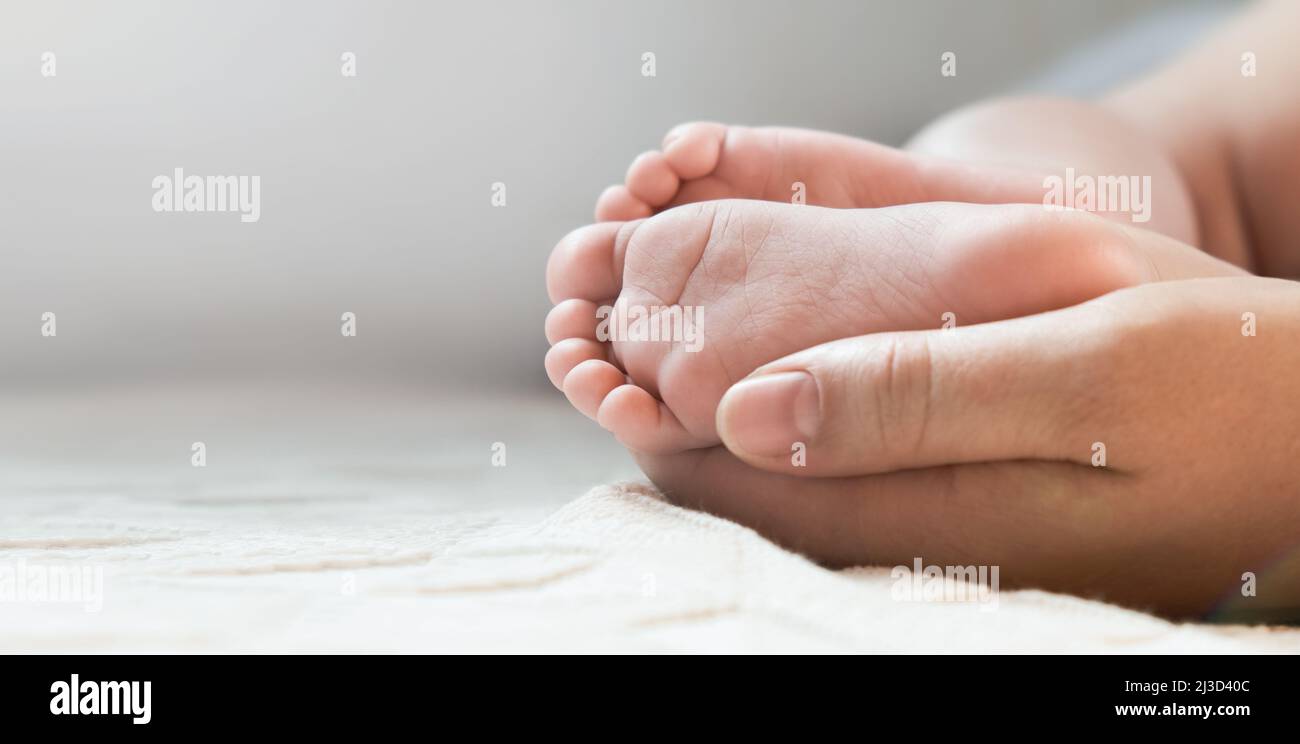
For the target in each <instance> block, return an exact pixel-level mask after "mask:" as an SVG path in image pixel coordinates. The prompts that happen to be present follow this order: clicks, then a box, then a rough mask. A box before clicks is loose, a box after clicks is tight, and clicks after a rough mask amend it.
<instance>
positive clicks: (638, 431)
mask: <svg viewBox="0 0 1300 744" xmlns="http://www.w3.org/2000/svg"><path fill="white" fill-rule="evenodd" d="M1152 272H1153V268H1152V263H1151V261H1150V260H1149V258H1147V257H1145V256H1142V255H1138V254H1136V253H1135V252H1134V251H1133V249H1132V248H1131V242H1130V241H1129V239H1128V236H1127V234H1126V233H1125V232H1124V229H1123V228H1121V227H1119V226H1117V225H1115V224H1113V223H1110V222H1106V221H1103V220H1101V219H1098V218H1096V217H1093V216H1091V215H1088V214H1086V213H1082V212H1068V211H1067V212H1049V211H1046V210H1044V209H1042V208H1041V207H1033V206H1021V205H1011V206H1008V205H1002V206H980V205H971V204H955V203H942V204H912V205H906V206H899V207H890V208H886V209H858V210H842V209H826V208H820V207H809V206H792V205H788V204H777V203H771V202H760V201H721V202H704V203H701V204H694V205H690V206H685V207H679V208H676V209H672V210H669V211H666V212H663V213H661V214H659V215H656V216H654V217H650V218H648V219H642V220H635V221H631V222H622V223H617V222H615V223H601V224H596V225H590V226H588V227H584V228H581V229H579V230H576V231H574V232H572V233H570V234H569V235H568V236H566V237H565V238H564V239H563V240H561V241H560V243H559V245H558V246H556V248H555V250H554V252H553V253H552V254H551V257H550V261H549V264H548V266H547V287H548V291H549V293H550V296H551V300H552V301H553V302H555V303H556V307H555V308H554V309H553V310H552V311H551V313H550V315H549V316H548V317H547V320H546V332H547V337H548V339H549V340H550V342H551V343H552V344H553V346H552V348H551V349H550V351H549V352H548V353H547V356H546V369H547V372H548V374H549V375H550V378H551V381H552V382H553V383H554V384H555V385H556V386H557V387H559V388H560V389H561V390H563V391H564V393H565V395H566V396H568V398H569V400H570V401H571V402H572V403H573V405H574V406H575V407H576V408H578V410H580V411H582V412H583V413H584V414H586V415H587V416H590V417H591V418H593V419H595V420H596V421H598V422H599V423H600V424H601V426H603V427H605V428H606V429H608V430H610V431H611V432H613V433H614V435H615V436H616V437H617V438H618V439H619V441H621V442H622V443H623V444H624V445H625V446H627V447H629V448H631V449H633V450H637V451H641V452H650V453H661V454H664V453H671V452H678V451H682V450H686V449H693V448H699V447H708V446H712V445H715V444H717V443H718V441H719V440H718V435H717V430H716V428H715V425H714V419H715V413H716V411H717V406H718V402H719V400H721V398H722V395H723V393H725V392H726V390H727V389H728V388H729V387H730V386H731V385H732V384H733V383H735V382H737V381H739V380H740V379H742V378H743V377H745V376H746V375H748V374H749V373H750V372H752V371H753V370H754V369H756V368H757V367H759V366H760V365H762V364H765V363H767V362H770V361H773V360H775V359H778V358H780V357H783V356H785V355H787V354H790V353H793V352H795V351H799V350H801V349H805V348H808V347H810V346H813V345H816V344H819V343H823V342H826V341H831V340H834V339H838V338H846V337H850V336H857V335H862V334H866V333H873V332H878V331H885V330H911V329H922V328H935V327H939V326H941V325H942V324H943V323H944V322H953V323H960V324H970V323H979V322H985V321H990V320H997V319H1003V318H1009V317H1016V316H1020V315H1026V314H1031V313H1035V312H1041V311H1045V310H1049V309H1054V308H1058V307H1064V306H1067V305H1072V304H1075V303H1078V302H1082V301H1083V300H1086V299H1089V298H1092V297H1095V296H1098V295H1100V294H1104V293H1106V292H1108V291H1111V290H1113V289H1116V288H1119V287H1124V286H1129V285H1132V284H1136V283H1140V282H1142V281H1144V280H1148V279H1150V278H1152V276H1151V274H1152ZM602 307H603V308H604V310H603V314H602ZM611 308H612V309H611ZM949 313H951V315H949ZM634 317H640V318H642V320H646V319H648V322H644V323H643V324H642V325H641V326H640V330H641V331H642V332H641V333H639V334H638V333H628V332H627V330H628V329H633V328H636V327H637V326H636V324H635V323H634V322H629V321H630V319H633V318H634ZM663 319H667V320H668V321H669V322H667V323H665V324H660V323H659V321H660V320H663ZM683 321H684V322H683ZM647 327H659V328H662V329H663V330H664V331H665V332H666V334H665V337H667V340H657V339H651V338H649V337H648V336H647V334H646V333H644V331H645V329H646V328H647ZM602 328H603V329H604V330H605V331H608V333H602V332H601V331H602Z"/></svg>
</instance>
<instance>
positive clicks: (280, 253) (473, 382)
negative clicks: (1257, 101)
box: [0, 0, 1173, 387]
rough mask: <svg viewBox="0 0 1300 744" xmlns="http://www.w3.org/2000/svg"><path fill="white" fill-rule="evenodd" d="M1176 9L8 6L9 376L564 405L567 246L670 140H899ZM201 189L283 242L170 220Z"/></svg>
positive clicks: (4, 30) (2, 52) (3, 25)
mask: <svg viewBox="0 0 1300 744" xmlns="http://www.w3.org/2000/svg"><path fill="white" fill-rule="evenodd" d="M1171 4H1173V3H1170V2H1161V1H1159V0H1114V1H1110V2H1098V3H1092V2H1089V3H1076V2H1029V1H1028V0H1023V1H1011V0H999V1H991V0H990V1H985V2H974V1H970V0H951V1H947V2H773V1H770V0H764V1H757V2H699V1H694V2H649V1H647V2H635V3H633V2H618V3H614V2H594V1H593V2H526V1H507V0H494V1H493V2H456V3H415V2H407V3H376V2H360V1H358V2H335V1H325V2H285V3H274V4H273V3H267V2H260V1H258V0H246V1H238V2H205V3H180V2H163V1H162V0H158V1H156V2H114V3H62V2H45V1H37V0H32V1H31V2H14V1H13V0H5V2H4V3H3V6H2V8H0V384H3V385H6V386H10V387H16V386H25V385H32V386H38V385H69V386H84V385H88V384H99V383H106V382H116V381H140V382H145V383H147V382H149V381H151V380H161V379H165V378H183V379H208V378H223V379H225V378H236V377H250V378H267V377H287V376H300V375H324V376H339V377H345V378H348V379H373V380H376V381H390V380H401V381H407V382H417V383H420V384H435V385H445V386H464V387H470V386H484V387H490V386H496V385H524V386H540V385H544V384H545V383H544V375H543V373H542V371H541V358H542V353H543V351H544V349H545V343H544V340H543V339H542V333H541V326H542V318H543V316H544V314H545V312H546V310H547V309H548V307H549V304H548V303H547V301H546V297H545V292H544V289H543V283H542V269H543V266H544V264H545V260H546V256H547V253H548V251H549V250H550V247H551V246H552V245H553V243H554V242H555V241H556V239H558V238H559V237H560V236H561V235H563V234H564V233H565V232H566V231H567V230H569V229H571V228H573V227H576V226H578V225H580V224H582V223H583V222H584V221H587V220H589V219H590V213H591V206H592V203H593V200H594V198H595V196H596V194H597V193H598V192H599V191H600V190H601V188H603V187H604V186H606V185H607V184H609V183H612V182H614V181H616V180H618V179H620V178H621V176H622V173H623V170H624V169H625V167H626V165H627V163H628V162H629V160H630V159H631V158H632V156H634V155H635V154H637V153H638V152H640V151H641V150H643V149H646V148H648V147H651V146H653V145H655V144H657V142H658V140H659V138H660V137H661V136H662V134H663V132H664V131H665V130H666V129H667V128H668V127H670V126H671V125H673V124H675V123H677V122H680V121H684V120H690V119H718V120H722V121H728V122H741V123H773V124H792V125H801V126H807V127H816V128H825V129H832V130H838V131H843V132H849V133H854V134H859V135H862V136H867V137H872V138H875V139H878V140H882V141H885V142H891V143H897V142H899V141H901V140H902V139H903V138H904V137H905V136H906V135H907V134H908V133H909V132H911V131H913V130H914V129H915V128H916V127H918V126H919V125H920V124H921V123H923V122H924V121H926V120H927V119H928V118H930V117H932V116H934V115H936V114H938V113H940V112H942V111H945V110H947V109H949V108H951V107H953V106H956V105H959V104H961V103H963V102H966V101H970V100H972V99H976V98H978V97H981V96H985V95H989V94H991V93H994V92H998V91H1002V90H1006V89H1007V88H1009V87H1011V86H1015V85H1016V84H1017V83H1019V82H1021V81H1024V80H1027V79H1032V78H1036V77H1040V76H1041V74H1042V73H1043V71H1044V70H1045V69H1046V68H1047V67H1048V66H1049V64H1050V62H1051V61H1052V60H1054V59H1057V58H1058V57H1060V56H1062V55H1065V54H1067V53H1069V52H1071V51H1072V50H1075V49H1077V48H1078V47H1079V45H1080V44H1082V43H1084V42H1085V41H1087V40H1089V39H1092V38H1095V37H1096V36H1097V35H1098V34H1101V33H1103V32H1105V31H1106V30H1107V29H1112V28H1115V27H1117V26H1119V25H1121V24H1123V23H1125V22H1127V21H1128V20H1131V19H1133V18H1136V17H1139V16H1141V15H1143V14H1144V13H1146V12H1149V11H1151V10H1154V9H1158V8H1160V7H1164V6H1168V5H1171ZM345 50H347V51H353V52H355V53H356V54H357V55H358V59H359V62H358V71H359V74H358V76H357V77H356V78H355V79H348V78H344V77H342V76H341V75H340V73H339V65H340V63H339V56H340V54H341V53H342V52H343V51H345ZM947 50H951V51H954V52H956V53H957V55H958V76H957V78H955V79H944V78H941V77H940V76H939V75H938V64H939V55H940V53H941V52H943V51H947ZM45 51H53V52H55V53H56V54H57V58H58V76H57V78H52V79H46V78H43V77H41V75H40V57H41V54H42V52H45ZM644 51H653V52H655V53H656V55H657V57H658V76H657V77H656V78H650V79H648V78H643V77H642V76H641V75H640V55H641V53H642V52H644ZM177 166H181V167H184V168H185V169H186V170H187V171H188V172H191V173H197V174H202V175H217V174H240V175H258V176H260V177H261V180H262V214H261V220H260V221H259V222H257V223H255V224H243V223H241V222H240V221H239V219H238V218H237V217H236V216H235V215H233V214H158V213H155V212H154V211H152V209H151V205H150V201H151V197H152V188H151V186H150V182H151V180H152V179H153V177H154V176H156V175H159V174H165V173H170V172H171V170H172V169H173V168H174V167H177ZM494 181H503V182H505V183H506V184H507V187H508V197H509V204H508V206H507V207H505V208H502V209H494V208H492V207H491V205H490V204H489V195H490V194H489V189H490V185H491V184H492V183H493V182H494ZM46 311H54V312H56V313H57V315H58V330H59V333H58V337H57V338H56V339H42V338H41V336H40V333H39V320H40V316H41V313H43V312H46ZM344 311H352V312H355V313H357V315H358V317H359V335H358V337H357V338H355V339H344V338H342V337H341V336H340V335H339V331H338V325H339V315H340V314H341V313H342V312H344Z"/></svg>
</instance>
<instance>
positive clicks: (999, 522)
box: [643, 277, 1300, 615]
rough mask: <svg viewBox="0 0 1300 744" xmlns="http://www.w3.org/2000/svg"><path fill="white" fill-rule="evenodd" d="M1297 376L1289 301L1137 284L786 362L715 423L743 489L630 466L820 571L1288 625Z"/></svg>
mask: <svg viewBox="0 0 1300 744" xmlns="http://www.w3.org/2000/svg"><path fill="white" fill-rule="evenodd" d="M1297 370H1300V284H1297V283H1293V282H1288V281H1282V280H1275V279H1262V278H1255V277H1250V278H1226V279H1193V280H1184V281H1173V282H1163V283H1156V284H1148V285H1143V286H1140V287H1136V288H1132V289H1127V290H1122V291H1120V292H1115V293H1112V294H1109V295H1106V296H1103V297H1100V298H1097V299H1094V300H1091V301H1089V302H1086V303H1084V304H1082V305H1077V306H1074V307H1071V308H1066V309H1063V310H1059V311H1055V312H1051V313H1044V314H1041V315H1035V316H1029V317H1024V318H1017V319H1013V320H1009V321H1003V322H998V323H989V324H983V325H975V326H969V327H959V328H955V329H951V330H935V331H921V332H908V333H885V334H875V335H870V336H863V337H859V338H851V339H844V340H841V341H836V342H832V343H828V344H824V345H821V346H818V347H814V348H812V349H808V350H806V351H803V352H800V353H798V354H794V355H792V356H790V357H786V358H784V359H781V360H779V361H777V362H774V363H772V364H768V365H765V366H764V367H762V368H760V369H759V370H757V371H756V372H755V373H754V374H753V375H751V376H750V377H748V378H746V379H745V380H743V381H741V382H740V383H738V384H737V385H736V386H735V387H733V388H732V389H731V390H730V391H729V392H728V393H727V395H726V397H725V398H724V399H723V402H722V404H721V406H720V407H719V411H718V430H719V431H720V432H721V434H722V438H723V440H724V442H725V444H726V446H727V448H728V449H729V450H730V451H731V452H732V453H734V454H735V456H736V457H737V458H739V459H740V460H743V461H744V462H745V463H748V464H749V465H750V466H752V467H745V466H744V465H742V464H741V463H739V462H737V461H736V459H735V458H731V457H729V456H727V455H725V453H722V454H720V453H718V452H713V453H708V454H704V455H701V456H700V457H699V459H698V461H697V462H695V463H693V464H692V466H691V467H690V468H683V467H681V463H680V462H679V463H675V464H674V465H673V466H672V467H671V468H670V469H665V468H664V464H663V463H662V462H656V461H655V460H654V459H652V458H645V459H643V465H644V466H645V467H646V468H647V470H648V471H649V472H650V474H651V476H652V477H654V478H655V479H656V482H659V481H660V480H664V481H666V482H667V484H666V488H665V490H666V491H667V492H669V493H670V494H672V495H675V496H677V497H678V498H679V500H686V501H690V502H692V503H693V505H695V506H699V507H702V508H705V509H707V510H709V511H713V512H715V513H721V514H723V515H725V516H729V517H731V518H734V519H737V520H738V521H741V522H745V523H749V524H751V525H754V526H756V527H758V528H759V529H761V530H762V531H764V532H767V533H768V534H769V535H771V536H773V537H775V538H777V539H778V540H780V541H782V542H785V543H787V544H794V545H795V546H796V547H799V548H801V549H803V550H805V551H806V552H809V553H811V554H812V555H813V556H814V557H817V558H819V559H822V560H824V561H827V562H830V563H840V564H852V563H888V564H893V563H895V562H896V563H910V561H911V558H912V557H913V556H921V557H924V558H925V559H926V560H927V561H928V562H936V563H943V562H945V561H949V562H951V561H957V562H963V563H968V562H973V563H977V564H987V565H1000V566H1001V575H1002V581H1003V584H1004V585H1008V584H1011V585H1019V586H1043V587H1047V588H1052V589H1059V590H1066V591H1072V592H1076V593H1084V594H1102V595H1104V596H1106V597H1108V598H1111V599H1117V600H1119V601H1121V602H1124V603H1126V604H1130V605H1141V606H1148V607H1154V608H1156V609H1158V610H1161V611H1164V612H1167V613H1172V614H1180V615H1181V614H1190V613H1202V612H1205V611H1207V610H1208V609H1210V608H1211V607H1213V606H1215V604H1216V603H1218V602H1221V601H1227V600H1234V601H1236V602H1238V603H1244V604H1245V605H1247V606H1252V605H1253V607H1255V608H1263V607H1265V606H1268V607H1271V608H1278V607H1286V606H1290V607H1292V608H1294V607H1297V606H1300V557H1298V553H1300V551H1298V550H1297V548H1298V546H1300V415H1297V413H1298V411H1300V374H1297ZM777 442H780V443H781V444H782V446H781V447H780V448H779V449H780V451H775V450H776V449H778V448H777V447H775V446H774V443H777ZM801 453H802V457H801V456H800V455H801ZM754 468H757V469H760V470H763V471H771V472H774V473H781V474H784V476H772V475H770V474H768V473H760V472H758V471H757V470H754ZM656 471H657V472H656ZM685 472H689V473H690V478H691V480H690V481H687V480H686V479H685V478H684V477H683V476H682V475H681V474H683V473H685ZM810 476H813V477H810ZM816 476H822V477H816ZM827 476H830V477H827ZM710 484H712V486H713V488H711V489H710V488H708V486H709V485H710ZM661 485H665V484H664V483H661ZM931 559H933V561H931ZM1243 589H1245V590H1247V592H1249V591H1253V592H1254V594H1255V598H1253V599H1248V600H1243Z"/></svg>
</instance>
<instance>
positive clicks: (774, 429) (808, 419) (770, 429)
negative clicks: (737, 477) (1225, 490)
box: [720, 371, 821, 457]
mask: <svg viewBox="0 0 1300 744" xmlns="http://www.w3.org/2000/svg"><path fill="white" fill-rule="evenodd" d="M819 398H820V396H819V394H818V391H817V381H816V380H814V379H813V376H812V375H810V374H808V373H807V372H802V371H798V372H776V373H774V374H770V375H762V376H760V377H754V378H752V379H748V380H743V381H741V382H739V383H737V384H736V385H734V386H733V387H732V388H731V389H730V390H728V391H727V394H726V396H725V397H724V399H723V406H722V421H721V422H720V428H721V430H722V432H723V433H724V438H725V439H726V441H727V444H728V446H730V447H732V448H735V449H739V450H741V451H743V452H746V453H748V454H751V455H759V456H762V457H771V456H774V455H788V454H790V448H791V447H792V446H793V445H794V443H795V442H804V443H807V442H808V440H810V439H812V437H813V436H814V435H815V434H816V433H817V427H818V425H819V424H820V423H821V401H820V399H819Z"/></svg>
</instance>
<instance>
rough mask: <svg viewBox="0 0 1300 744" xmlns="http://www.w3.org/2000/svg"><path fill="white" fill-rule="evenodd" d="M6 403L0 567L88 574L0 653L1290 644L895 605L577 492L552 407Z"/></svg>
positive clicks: (303, 399)
mask: <svg viewBox="0 0 1300 744" xmlns="http://www.w3.org/2000/svg"><path fill="white" fill-rule="evenodd" d="M4 407H5V410H6V411H7V412H8V413H9V415H10V416H9V418H8V422H9V424H8V425H6V426H4V427H0V437H3V439H0V572H2V571H4V570H6V568H7V569H8V570H10V571H11V572H13V571H15V570H17V568H18V567H23V568H24V569H25V570H29V569H32V568H36V569H47V568H50V567H57V566H64V567H74V568H84V567H94V568H97V569H99V570H102V572H103V593H102V607H101V608H99V611H97V612H88V611H86V610H87V607H86V604H87V603H85V602H59V603H55V602H39V601H9V602H0V648H3V649H5V650H31V651H198V652H207V651H228V650H249V651H283V650H327V651H334V650H340V651H345V650H394V651H471V650H475V651H539V650H540V651H552V650H578V651H593V650H611V651H659V650H717V651H958V652H979V651H999V650H1000V651H1118V652H1145V651H1155V652H1163V651H1170V652H1173V651H1179V652H1184V651H1208V652H1241V651H1262V650H1293V651H1300V630H1269V629H1266V628H1247V627H1221V626H1205V625H1195V624H1172V623H1168V622H1165V621H1163V620H1159V619H1156V618H1153V617H1151V616H1148V615H1144V614H1141V613H1138V612H1131V611H1127V610H1122V609H1118V608H1115V607H1111V606H1107V605H1104V604H1100V603H1096V602H1090V601H1085V600H1081V599H1075V598H1070V597H1064V596H1057V595H1051V594H1045V593H1041V592H1011V591H1002V592H1001V593H1000V595H999V596H998V602H997V604H996V607H990V606H981V605H978V604H959V603H952V602H948V603H943V602H929V603H927V602H903V601H895V600H894V599H893V598H892V595H891V587H892V585H893V580H892V579H891V578H890V576H889V571H888V569H885V568H875V569H860V570H854V571H847V572H833V571H828V570H825V569H822V568H820V567H818V566H815V565H813V564H812V563H810V562H808V561H806V560H805V559H803V558H802V557H800V556H797V555H795V554H792V553H790V552H787V551H785V550H783V549H781V548H778V547H777V546H775V545H773V544H772V543H770V542H768V541H766V540H764V539H762V538H760V537H759V536H758V535H756V534H755V533H753V532H752V531H750V530H748V529H746V528H743V527H741V526H739V525H736V524H733V523H730V522H727V521H725V520H721V519H717V518H714V517H711V516H708V515H706V514H701V513H697V512H691V511H687V510H684V509H679V508H677V507H674V506H672V505H669V504H667V503H665V502H664V501H662V500H661V499H660V498H659V497H658V495H657V493H656V492H655V491H654V489H653V488H652V487H650V486H648V485H646V484H644V483H641V482H624V483H621V484H618V485H604V486H598V487H596V488H592V489H590V490H588V486H586V485H582V483H583V482H584V481H585V482H586V483H591V482H592V481H599V480H601V479H604V478H608V477H610V476H611V475H613V476H615V477H624V476H626V475H631V474H632V472H633V471H632V470H631V467H630V462H628V460H627V459H626V456H625V454H624V453H622V451H621V450H619V449H618V447H617V446H616V445H614V444H613V443H612V442H610V441H609V438H608V436H607V435H606V434H605V433H604V432H602V431H600V430H599V429H598V428H597V427H595V426H593V425H591V424H590V423H589V422H587V421H585V420H584V419H582V417H580V416H578V415H576V414H575V413H573V412H572V411H571V410H569V409H568V407H567V405H566V404H565V403H564V401H562V400H556V399H555V397H554V396H552V397H547V398H544V399H540V400H539V399H534V398H520V399H518V400H502V399H497V398H488V399H474V398H469V397H466V399H464V400H462V401H460V402H459V403H457V402H452V401H447V400H437V399H429V400H425V399H421V398H418V397H411V396H406V397H402V396H396V395H388V396H385V394H383V393H379V392H370V393H365V394H361V393H358V392H357V391H355V390H352V391H338V390H336V391H318V390H298V389H296V388H290V389H284V390H277V391H271V392H270V393H269V394H262V393H253V392H247V391H224V392H220V393H207V394H204V393H199V392H195V391H176V392H170V391H167V390H154V389H150V390H141V391H138V392H136V393H129V392H123V391H108V392H105V393H103V394H102V395H100V394H89V393H87V394H85V395H82V396H68V395H65V394H59V395H51V396H49V397H44V398H43V397H40V396H28V397H25V398H23V399H16V398H15V399H10V400H7V401H5V402H4ZM14 422H20V423H17V424H16V423H14ZM197 438H204V439H206V440H207V445H208V463H207V467H206V468H203V469H195V468H192V467H191V466H190V462H189V458H190V442H191V440H192V439H197ZM498 439H499V440H501V441H503V442H506V443H508V445H509V461H508V462H509V464H508V467H505V468H493V467H491V466H490V464H489V457H490V445H491V444H492V443H493V442H494V441H496V440H498ZM584 491H585V492H586V493H585V495H582V494H583V493H584ZM575 497H576V498H575ZM92 609H93V608H92Z"/></svg>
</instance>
